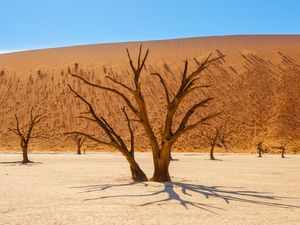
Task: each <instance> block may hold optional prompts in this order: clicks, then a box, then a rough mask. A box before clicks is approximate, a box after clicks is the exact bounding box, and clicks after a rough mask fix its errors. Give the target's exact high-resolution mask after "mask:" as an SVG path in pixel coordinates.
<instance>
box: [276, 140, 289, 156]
mask: <svg viewBox="0 0 300 225" xmlns="http://www.w3.org/2000/svg"><path fill="white" fill-rule="evenodd" d="M287 144H288V142H287V141H285V142H282V143H281V144H280V145H279V146H275V147H273V148H275V149H278V150H280V152H281V158H285V155H284V154H285V152H286V150H287V147H286V146H287Z"/></svg>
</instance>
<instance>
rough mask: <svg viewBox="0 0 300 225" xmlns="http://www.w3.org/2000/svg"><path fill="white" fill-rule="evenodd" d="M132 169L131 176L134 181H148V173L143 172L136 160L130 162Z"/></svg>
mask: <svg viewBox="0 0 300 225" xmlns="http://www.w3.org/2000/svg"><path fill="white" fill-rule="evenodd" d="M130 171H131V177H132V180H133V181H135V182H145V181H148V178H147V176H146V174H145V173H144V172H143V170H142V169H141V168H140V167H139V165H138V164H137V163H136V162H134V163H130Z"/></svg>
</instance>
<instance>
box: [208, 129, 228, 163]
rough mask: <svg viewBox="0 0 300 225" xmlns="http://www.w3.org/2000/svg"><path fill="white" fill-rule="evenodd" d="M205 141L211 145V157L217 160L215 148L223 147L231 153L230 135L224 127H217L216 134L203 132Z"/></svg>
mask: <svg viewBox="0 0 300 225" xmlns="http://www.w3.org/2000/svg"><path fill="white" fill-rule="evenodd" d="M203 136H204V140H205V141H206V143H208V144H209V145H210V151H209V157H210V159H211V160H215V157H214V149H215V147H220V148H221V147H223V148H224V149H225V150H226V151H227V152H228V151H230V149H229V147H228V141H227V137H228V133H226V132H225V130H224V128H223V127H222V126H219V127H215V129H214V132H207V133H205V132H203Z"/></svg>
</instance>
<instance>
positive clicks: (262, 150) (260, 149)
mask: <svg viewBox="0 0 300 225" xmlns="http://www.w3.org/2000/svg"><path fill="white" fill-rule="evenodd" d="M256 148H257V152H258V157H260V158H261V157H262V154H263V153H267V152H268V151H269V149H268V148H266V147H265V148H264V147H263V141H260V142H259V143H258V144H257V147H256Z"/></svg>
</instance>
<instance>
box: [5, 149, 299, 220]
mask: <svg viewBox="0 0 300 225" xmlns="http://www.w3.org/2000/svg"><path fill="white" fill-rule="evenodd" d="M20 157H21V156H20V155H19V154H1V155H0V161H1V163H0V177H1V179H0V199H1V201H0V224H1V225H2V224H3V225H16V224H22V225H29V224H30V225H31V224H35V225H40V224H48V225H54V224H59V225H63V224H66V225H69V224H73V225H79V224H80V225H83V224H84V225H88V224H107V225H111V224H139V225H140V224H141V225H142V224H162V225H167V224H201V225H205V224H226V225H228V224H230V225H241V224H242V225H248V224H249V225H250V224H251V225H255V224H259V225H270V224H273V225H282V224H285V225H297V224H299V221H300V176H299V174H300V156H299V155H287V158H286V159H281V158H280V157H279V156H278V155H264V157H263V158H257V157H256V156H255V155H250V154H216V157H217V158H218V159H220V160H219V161H211V160H208V156H207V155H206V154H194V153H175V154H174V158H176V159H178V161H174V162H172V163H171V167H170V171H171V175H172V176H173V177H172V179H173V183H154V182H146V183H132V182H131V180H130V177H129V176H128V175H129V168H128V165H127V162H125V160H124V158H123V157H122V156H121V155H120V154H116V153H98V154H86V155H80V156H78V155H75V154H30V158H31V159H32V160H34V161H36V162H40V163H35V164H29V165H27V166H25V165H19V164H17V163H4V162H13V161H16V160H18V159H20ZM137 160H138V161H139V162H140V163H141V166H142V168H143V169H144V170H145V172H146V173H148V174H150V173H151V172H152V165H151V155H150V154H149V153H138V154H137Z"/></svg>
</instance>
